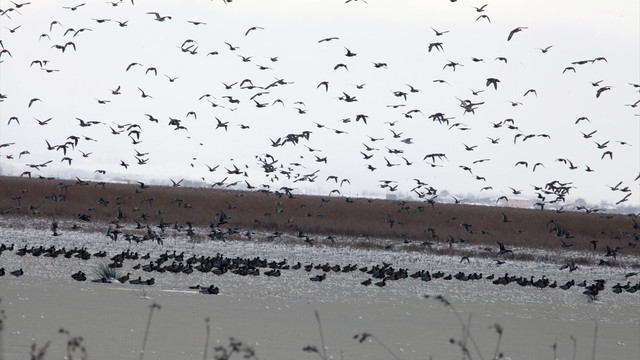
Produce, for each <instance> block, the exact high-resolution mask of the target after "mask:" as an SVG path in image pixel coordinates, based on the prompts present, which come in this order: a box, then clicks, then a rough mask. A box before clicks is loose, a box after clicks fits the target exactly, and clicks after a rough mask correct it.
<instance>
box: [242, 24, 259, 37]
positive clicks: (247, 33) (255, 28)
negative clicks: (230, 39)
mask: <svg viewBox="0 0 640 360" xmlns="http://www.w3.org/2000/svg"><path fill="white" fill-rule="evenodd" d="M258 29H260V30H264V28H263V27H260V26H252V27H250V28H249V29H248V30H247V32H245V33H244V36H247V35H249V33H250V32H252V31H254V30H258Z"/></svg>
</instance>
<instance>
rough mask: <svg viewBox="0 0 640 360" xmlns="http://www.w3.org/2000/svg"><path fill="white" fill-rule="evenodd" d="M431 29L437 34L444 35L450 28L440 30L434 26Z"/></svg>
mask: <svg viewBox="0 0 640 360" xmlns="http://www.w3.org/2000/svg"><path fill="white" fill-rule="evenodd" d="M431 30H433V32H435V33H436V36H442V35H444V34H446V33H448V32H449V30H444V31H438V30H436V29H434V28H431Z"/></svg>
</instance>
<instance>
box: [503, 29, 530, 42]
mask: <svg viewBox="0 0 640 360" xmlns="http://www.w3.org/2000/svg"><path fill="white" fill-rule="evenodd" d="M524 29H527V27H526V26H518V27H517V28H515V29H513V30H511V32H509V36H507V41H509V40H511V38H512V37H513V35H515V34H516V33H519V32H520V31H522V30H524Z"/></svg>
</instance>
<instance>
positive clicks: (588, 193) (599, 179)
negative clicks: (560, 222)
mask: <svg viewBox="0 0 640 360" xmlns="http://www.w3.org/2000/svg"><path fill="white" fill-rule="evenodd" d="M0 4H1V6H0V8H1V9H2V11H3V15H2V16H0V22H1V28H0V37H1V39H2V44H3V46H4V49H6V50H7V51H6V52H4V53H2V55H1V56H0V61H2V62H1V63H0V93H1V94H2V95H3V96H6V98H5V99H3V101H2V102H1V103H0V144H11V145H9V146H5V147H2V148H0V155H1V156H2V159H1V160H0V167H1V170H2V173H3V174H8V175H20V174H21V173H22V172H24V171H31V174H32V176H38V175H40V176H64V177H70V178H73V177H74V176H79V177H81V178H90V179H93V180H114V179H118V180H119V179H129V180H132V181H135V180H143V181H153V182H156V183H159V184H167V185H170V184H171V181H170V179H173V180H175V181H178V180H179V179H185V180H191V181H204V183H205V184H206V185H211V184H213V183H215V182H220V181H222V180H223V179H225V178H226V180H225V182H224V185H223V187H224V186H226V185H228V184H231V183H234V182H236V181H238V182H239V183H238V184H237V185H235V187H237V188H242V187H245V186H246V183H245V180H246V182H248V183H249V184H251V185H252V186H255V187H261V186H262V185H263V184H268V185H270V186H271V189H273V190H277V189H279V188H280V187H281V186H288V187H292V188H294V189H296V191H298V192H306V193H316V194H320V195H328V194H329V192H330V191H332V190H334V189H337V190H339V191H340V194H341V195H345V196H357V195H368V196H371V195H375V196H385V195H387V194H394V195H395V194H397V195H398V196H399V197H403V196H410V195H413V196H417V195H418V193H422V194H425V193H427V192H428V191H427V189H428V188H429V187H433V188H434V189H437V190H439V191H440V192H441V191H443V190H447V191H448V193H449V194H451V195H454V196H456V197H457V198H463V199H464V198H466V197H469V196H470V195H475V196H490V197H492V198H495V199H498V198H499V197H500V196H506V197H507V198H511V199H516V198H528V199H536V196H537V193H538V192H539V191H537V190H535V188H534V186H544V185H545V184H547V183H549V182H552V181H554V180H557V181H560V182H563V183H571V184H570V186H571V189H570V192H569V196H567V199H568V200H575V199H577V198H583V199H586V200H587V201H588V202H590V203H592V204H599V203H600V202H601V201H606V202H609V203H616V202H618V201H620V200H622V199H624V198H625V197H626V196H627V195H628V194H631V195H630V196H629V197H628V198H627V201H626V202H624V203H622V205H634V206H638V205H639V204H640V190H639V188H638V186H639V184H640V180H634V179H636V177H637V176H638V175H639V173H640V150H639V149H640V141H639V140H640V126H639V123H640V118H639V117H638V114H639V109H640V106H638V105H637V101H638V100H639V99H640V93H639V91H638V90H639V88H638V87H634V86H632V85H631V84H639V83H640V45H639V44H640V4H639V3H638V2H637V1H633V0H630V1H616V2H612V3H607V4H606V5H603V3H602V2H600V1H561V2H558V1H494V2H488V3H486V2H482V1H465V0H459V1H456V2H450V1H445V0H438V1H420V0H415V1H409V0H406V1H392V2H391V1H380V0H368V1H367V3H365V2H364V1H362V0H359V1H351V2H348V3H345V2H344V1H334V0H331V1H326V0H323V1H257V0H256V1H248V0H235V1H233V2H231V3H226V4H225V3H224V2H223V1H222V0H220V1H217V0H216V1H190V2H188V3H184V2H180V3H178V2H174V1H144V0H136V1H135V5H132V3H131V1H128V0H127V1H123V2H120V3H110V2H100V1H99V2H87V3H86V4H85V5H82V6H78V7H77V8H76V9H75V10H72V9H71V8H73V7H75V6H77V5H80V4H81V2H79V1H78V2H71V1H31V2H30V3H29V4H27V5H23V6H21V7H19V8H16V7H17V5H16V4H14V3H12V2H8V1H4V0H0ZM18 4H19V3H18ZM114 4H115V6H114ZM485 4H487V5H486V6H484V7H482V6H483V5H485ZM11 8H13V9H14V10H10V9H11ZM479 10H482V11H479ZM149 12H157V13H158V17H159V18H157V17H156V15H155V14H149ZM165 16H170V18H168V17H167V18H165V19H164V21H159V19H162V17H165ZM481 16H486V17H481ZM98 20H100V21H101V22H98ZM103 20H105V21H103ZM53 21H57V22H58V23H60V24H61V25H58V24H53V25H51V23H52V22H53ZM125 21H126V24H125V25H126V26H121V25H120V24H119V22H121V23H124V22H125ZM190 21H191V22H190ZM193 22H196V23H198V24H194V23H193ZM253 27H255V29H253V30H249V29H251V28H253ZM518 27H520V28H521V31H519V32H515V33H514V34H513V35H512V38H511V40H507V39H508V36H509V34H510V32H511V31H512V30H514V29H516V28H518ZM70 29H71V30H70ZM81 29H86V30H83V31H80V30H81ZM434 29H435V30H434ZM436 32H441V33H442V34H441V35H438V34H437V33H436ZM65 33H66V35H65ZM333 37H335V38H337V39H333V40H331V41H322V42H319V41H320V40H322V39H326V38H333ZM68 42H72V43H73V44H74V45H75V50H74V49H73V45H71V44H70V45H68V46H67V47H66V49H65V51H64V52H63V51H62V50H60V49H58V48H56V47H55V45H64V44H66V43H68ZM226 43H228V44H226ZM436 43H440V44H436ZM430 44H431V51H429V47H430ZM232 47H233V48H234V49H233V50H232ZM543 49H544V50H545V51H543ZM351 54H355V55H353V56H347V55H351ZM474 58H475V60H474ZM498 58H504V59H506V61H504V60H499V59H498ZM598 58H603V59H606V60H603V59H600V60H595V59H598ZM35 60H40V61H44V60H47V62H46V64H44V63H43V64H42V66H40V64H39V63H33V61H35ZM585 60H588V61H586V62H585ZM131 63H138V64H140V65H134V66H132V67H131V68H130V69H129V70H128V71H127V70H126V69H127V67H128V66H129V64H131ZM450 63H456V64H459V65H456V66H455V67H454V66H445V65H447V64H450ZM338 64H344V65H346V68H345V67H337V68H336V69H334V68H335V67H336V65H338ZM376 65H377V66H376ZM261 67H262V68H261ZM151 68H155V69H156V71H157V75H155V73H154V71H153V70H152V69H151ZM566 68H568V69H566ZM574 69H575V71H574ZM46 70H49V71H46ZM488 78H495V79H499V80H500V82H499V83H498V84H497V89H494V87H493V86H487V84H486V83H487V79H488ZM245 79H249V80H251V82H245V83H244V84H243V87H240V84H241V83H242V82H243V80H245ZM278 79H281V80H282V82H281V83H280V84H278V85H277V86H270V87H269V85H270V84H272V83H274V82H275V81H277V80H278ZM170 80H173V81H170ZM436 80H443V81H445V82H437V81H436ZM323 81H326V82H327V83H328V90H325V87H324V86H320V87H318V85H319V84H320V83H321V82H323ZM224 84H227V85H229V86H230V88H229V89H227V88H226V87H225V85H224ZM232 84H234V85H233V86H231V85H232ZM358 85H364V86H360V88H359V87H358ZM409 85H411V86H412V87H413V88H414V89H417V90H419V91H416V92H411V87H410V86H409ZM118 87H120V90H119V93H120V94H117V95H114V94H112V90H115V89H116V88H118ZM140 89H142V91H144V93H146V94H148V95H150V96H151V97H147V98H143V97H142V96H141V95H142V91H141V90H140ZM527 90H535V92H533V91H530V92H528V93H527V95H526V96H525V95H524V94H525V93H526V92H527ZM598 90H600V96H599V97H596V94H597V93H598ZM474 91H475V92H477V95H474V93H473V92H474ZM258 93H263V94H261V95H257V96H256V94H258ZM403 93H405V94H406V99H405V97H404V96H405V95H403ZM205 94H209V95H210V96H205V97H203V95H205ZM254 96H255V97H254ZM229 97H231V98H229ZM252 97H253V99H252ZM345 97H355V98H356V100H357V101H352V102H347V101H344V99H345ZM35 98H37V99H40V100H35V101H33V102H32V103H31V106H29V103H30V102H31V101H30V100H31V99H35ZM340 98H342V100H341V99H340ZM98 100H100V101H102V102H104V104H101V103H100V102H99V101H98ZM229 100H234V101H235V100H238V101H239V103H232V102H230V101H229ZM277 100H280V101H281V102H280V101H277ZM465 100H468V101H470V102H471V103H473V104H477V105H470V107H469V109H472V110H473V112H465V109H464V108H463V107H461V106H460V105H461V101H465ZM258 103H259V104H262V105H260V106H262V107H258ZM634 104H636V106H635V107H632V106H630V105H634ZM411 110H414V111H413V112H411V113H409V114H407V113H408V112H409V111H411ZM417 110H419V111H417ZM189 112H194V113H195V114H196V116H193V115H187V114H188V113H189ZM437 113H441V114H443V117H444V118H446V119H447V120H445V121H434V120H433V116H432V115H434V114H437ZM145 114H149V115H151V116H153V117H154V118H155V119H158V122H157V123H156V122H152V121H150V120H149V117H148V116H147V115H145ZM360 114H362V115H365V116H366V123H365V122H364V121H363V120H362V119H358V120H356V118H358V115H360ZM430 116H431V118H430ZM12 117H16V118H17V119H18V121H19V123H18V121H16V120H10V119H11V118H12ZM581 117H586V118H588V120H582V121H579V122H578V123H576V121H577V119H578V118H581ZM48 118H51V120H50V121H49V122H48V123H46V124H45V125H40V124H39V123H38V121H37V120H36V119H39V120H41V121H44V120H46V119H48ZM76 118H80V119H83V120H84V121H96V122H99V123H97V124H95V125H91V126H80V121H79V120H77V119H76ZM170 118H174V119H178V124H179V125H180V127H179V128H177V127H176V126H175V125H169V121H170ZM216 118H217V119H219V120H220V121H221V122H223V123H227V129H226V130H225V129H224V128H223V127H218V128H217V124H218V120H216ZM507 119H512V121H505V120H507ZM456 124H457V125H456ZM118 125H120V126H122V127H118ZM130 125H134V126H135V125H137V126H139V127H133V128H129V126H130ZM241 125H242V126H241ZM176 128H177V129H176ZM131 130H135V131H139V132H140V135H139V136H140V138H139V139H138V138H137V135H136V133H135V132H134V133H130V131H131ZM336 130H338V132H341V133H338V132H336ZM114 131H115V132H120V131H122V132H121V133H119V134H114V133H113V132H114ZM305 132H310V135H309V137H308V139H306V138H304V137H298V143H297V144H294V143H293V142H285V143H284V145H282V146H272V144H273V141H277V139H278V138H280V139H281V140H280V141H281V142H282V141H283V140H284V139H285V138H286V137H287V135H289V134H294V135H301V134H303V133H305ZM394 133H395V134H396V135H395V136H394ZM518 134H520V135H518ZM528 135H535V136H528ZM540 135H548V136H540ZM69 136H78V137H79V138H80V140H79V141H78V145H77V146H75V147H71V146H70V145H69V146H68V150H67V154H66V157H68V158H70V159H71V164H69V160H63V158H64V157H65V155H64V154H63V150H62V149H60V150H47V143H46V141H48V142H49V144H51V145H52V146H54V147H55V146H57V145H62V144H64V143H65V142H66V141H69V140H68V139H67V138H68V137H69ZM87 138H90V139H92V140H88V139H87ZM372 138H373V139H372ZM134 139H135V140H136V141H140V142H139V143H137V144H136V143H134V141H133V140H134ZM491 139H494V142H495V143H493V142H492V141H491ZM498 139H499V140H498ZM525 139H526V140H525ZM45 140H46V141H45ZM94 140H95V141H94ZM367 146H368V147H371V148H375V149H377V150H367V149H366V147H367ZM24 151H28V152H29V153H23V154H22V155H20V153H21V152H24ZM136 151H137V152H140V153H146V155H143V156H139V157H140V158H141V159H143V162H145V164H138V160H137V159H136V157H135V155H136ZM607 151H610V152H611V156H610V155H608V154H606V152H607ZM83 153H84V154H85V156H83ZM267 154H268V155H267ZM429 154H445V155H446V157H440V158H438V157H433V158H426V159H425V156H426V155H429ZM365 155H366V156H367V157H369V156H371V157H370V158H369V159H365ZM325 157H326V163H325V162H319V161H317V160H318V158H320V159H322V158H325ZM260 159H265V161H267V162H273V161H277V162H275V163H273V166H275V168H276V171H274V172H269V173H267V172H265V171H264V168H263V167H262V163H261V162H260ZM559 159H565V160H567V161H564V162H563V161H559ZM49 160H51V162H50V163H48V164H47V165H46V167H40V168H39V170H38V168H35V167H33V166H29V165H39V164H42V163H45V162H47V161H49ZM123 162H124V163H125V164H128V167H127V168H125V167H124V166H122V165H121V164H122V163H123ZM519 162H520V163H519ZM524 162H526V166H525V164H524ZM517 163H519V164H518V165H516V164H517ZM536 163H541V164H542V165H538V166H537V167H536V168H535V171H533V168H534V164H536ZM571 164H573V166H571ZM218 165H219V167H218V168H216V169H215V170H214V171H210V170H209V167H211V168H215V166H218ZM234 165H235V166H237V167H238V168H239V169H240V170H241V174H233V173H231V174H230V173H228V171H227V170H226V169H229V170H234ZM368 166H369V167H370V168H375V170H371V169H370V168H368ZM587 166H588V167H587ZM96 170H105V171H106V174H104V175H102V174H100V173H95V171H96ZM587 170H589V171H587ZM245 173H246V174H245ZM311 174H313V175H311ZM305 175H310V176H305ZM329 176H335V177H336V178H337V182H336V181H335V180H332V179H329V180H327V178H328V177H329ZM203 179H204V180H203ZM343 179H348V181H349V182H346V181H345V182H343V183H342V186H340V183H341V180H343ZM415 179H418V180H419V181H420V183H418V181H416V180H415ZM483 179H484V180H483ZM296 180H297V181H296ZM308 180H313V181H308ZM381 180H388V181H390V182H389V184H390V186H391V188H389V187H385V188H382V187H380V185H381ZM620 182H622V183H621V184H620V185H618V184H619V183H620ZM421 183H426V184H428V185H420V184H421ZM616 185H618V186H616ZM396 186H397V187H396ZM416 186H419V187H418V188H417V189H415V191H412V189H414V188H415V187H416ZM488 187H491V188H490V189H489V188H488ZM611 188H614V189H616V190H612V189H611ZM625 188H627V189H625ZM620 189H624V190H625V191H620ZM514 190H515V191H516V192H521V193H520V194H514ZM626 190H630V191H626ZM336 194H337V192H334V193H333V195H332V196H335V195H336ZM430 197H432V195H428V196H425V199H426V198H430ZM554 198H555V196H550V195H547V197H546V201H549V200H552V199H554ZM539 200H540V199H537V200H536V201H539ZM436 201H446V202H450V201H453V198H452V197H451V196H439V197H438V198H437V199H436Z"/></svg>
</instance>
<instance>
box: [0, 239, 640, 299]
mask: <svg viewBox="0 0 640 360" xmlns="http://www.w3.org/2000/svg"><path fill="white" fill-rule="evenodd" d="M500 248H501V252H500V253H501V254H505V253H508V252H511V251H510V250H506V249H505V248H504V245H502V244H500ZM5 251H9V252H14V253H15V255H17V256H26V255H31V256H34V257H47V258H58V257H61V258H66V259H79V260H84V261H87V260H89V259H91V258H92V257H98V258H107V257H108V255H107V252H106V251H103V250H101V251H98V252H95V253H93V254H92V253H91V252H89V251H88V250H87V249H86V248H84V247H83V248H80V249H78V248H77V247H75V248H74V249H68V250H67V249H65V248H64V247H62V248H57V247H56V246H55V245H51V246H50V247H47V248H45V247H43V246H31V247H28V246H26V245H25V246H24V247H22V248H19V249H16V248H15V245H14V244H11V245H6V244H4V243H2V244H0V256H2V253H3V252H5ZM109 259H110V262H109V263H108V264H107V265H106V267H108V268H111V269H122V268H123V267H124V263H125V262H128V263H131V262H133V263H136V264H135V265H132V266H131V267H130V269H127V270H124V271H127V273H126V274H125V275H121V276H118V275H115V274H117V273H116V272H115V271H114V272H112V273H111V274H112V275H111V276H108V275H105V272H96V274H95V279H93V280H91V281H92V282H96V283H113V282H118V283H122V284H126V283H129V284H133V285H154V284H155V283H156V279H155V277H154V276H153V275H154V274H156V275H155V276H159V275H160V274H164V273H166V274H185V275H189V274H192V273H194V272H199V273H204V274H211V275H215V276H222V275H224V274H227V273H228V274H234V275H240V276H260V275H264V276H267V277H279V276H281V274H282V271H289V270H290V271H295V270H303V271H306V272H307V273H312V272H315V274H314V275H312V276H309V280H310V281H313V282H322V281H324V280H326V279H327V278H328V277H330V276H331V275H330V274H335V273H350V272H355V273H358V272H357V271H359V274H361V275H362V276H363V277H364V278H365V279H364V280H362V281H361V282H360V285H362V286H369V285H372V284H373V285H375V286H377V287H384V286H386V285H387V282H388V281H389V282H393V281H397V280H402V279H416V280H421V281H424V282H430V281H433V280H445V281H446V280H454V279H455V280H458V281H480V280H484V281H490V282H491V283H492V284H494V285H508V284H517V285H519V286H523V287H524V286H532V287H535V288H539V289H544V288H551V289H555V288H558V289H562V290H568V289H569V288H571V287H573V286H577V287H581V288H583V290H582V292H583V293H584V294H585V295H587V296H588V297H589V298H590V299H592V300H595V299H597V298H598V294H599V293H600V292H601V291H604V290H605V283H606V281H605V280H602V279H596V280H593V283H591V284H588V283H587V281H586V280H583V281H581V282H579V283H576V281H575V280H573V279H572V280H569V281H566V282H564V283H560V284H558V282H557V281H553V282H552V281H551V280H550V279H548V278H547V277H546V276H544V275H543V276H542V277H541V278H539V279H535V280H534V278H535V276H534V275H531V276H529V277H527V276H515V275H509V274H508V273H505V274H504V275H495V274H491V275H488V276H485V275H483V274H482V273H477V272H470V273H467V274H465V273H464V272H462V271H458V272H457V273H455V274H454V273H445V272H443V271H436V270H433V271H429V270H417V271H411V272H410V271H409V270H408V269H406V268H395V267H394V266H393V265H392V264H389V263H385V262H382V263H381V264H375V265H372V266H358V264H351V263H350V264H347V265H341V264H333V265H331V264H329V263H323V264H322V263H317V264H316V263H313V262H311V263H308V264H302V263H300V262H296V263H295V264H290V263H288V261H287V259H283V260H280V261H275V260H268V259H263V258H261V257H253V258H243V257H227V256H225V255H224V254H221V253H217V254H215V256H211V255H206V256H205V255H202V254H201V255H196V254H193V255H191V256H189V257H186V256H185V253H184V251H182V252H180V253H177V251H175V250H174V251H173V252H170V251H168V250H167V251H165V252H164V253H161V254H160V255H159V256H157V257H154V258H152V256H151V254H150V253H147V254H144V255H141V254H139V253H138V252H134V251H130V250H125V251H121V252H119V253H117V254H115V255H113V256H111V257H109ZM464 259H465V258H464V257H463V260H464ZM463 260H461V262H462V261H463ZM466 260H467V261H469V260H468V258H466ZM573 266H574V267H575V264H574V265H573ZM564 268H565V267H562V268H561V270H562V269H564ZM574 270H575V269H574V268H572V269H570V271H572V272H573V271H574ZM132 272H133V273H135V274H136V275H137V274H140V273H142V274H144V275H145V278H144V279H143V276H142V275H138V276H137V277H136V276H135V275H133V276H132ZM6 274H7V272H6V270H5V268H1V269H0V277H1V276H4V275H6ZM9 274H10V275H13V276H15V277H19V276H22V275H23V274H24V271H23V270H22V268H20V269H18V270H14V271H11V272H10V273H9ZM70 276H71V278H72V279H73V280H76V281H87V275H86V273H85V272H83V271H82V270H79V271H78V272H75V273H73V274H70ZM637 276H638V273H637V272H628V273H626V274H625V276H624V278H625V280H626V281H627V282H626V284H621V283H620V282H618V283H616V284H615V285H612V286H611V287H610V288H611V291H612V292H613V293H616V294H621V293H623V292H626V293H636V292H638V290H640V281H638V282H636V283H632V282H631V279H633V278H634V277H635V278H637ZM189 289H190V290H196V291H199V292H200V293H203V294H219V293H220V288H219V287H218V286H216V285H215V284H210V285H200V284H196V285H192V286H189ZM185 290H186V289H185Z"/></svg>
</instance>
